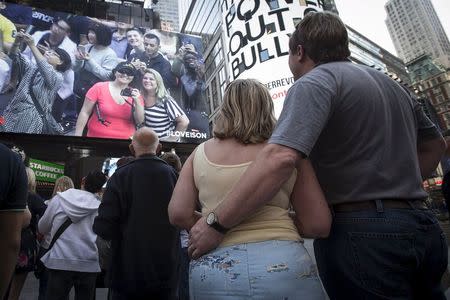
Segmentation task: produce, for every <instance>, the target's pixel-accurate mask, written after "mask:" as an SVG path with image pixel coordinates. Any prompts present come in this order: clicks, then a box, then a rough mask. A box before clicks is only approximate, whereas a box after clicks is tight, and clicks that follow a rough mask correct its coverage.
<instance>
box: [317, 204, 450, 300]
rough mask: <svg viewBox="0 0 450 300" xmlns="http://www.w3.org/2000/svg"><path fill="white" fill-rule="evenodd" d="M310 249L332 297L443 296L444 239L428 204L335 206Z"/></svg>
mask: <svg viewBox="0 0 450 300" xmlns="http://www.w3.org/2000/svg"><path fill="white" fill-rule="evenodd" d="M314 249H315V255H316V260H317V266H318V268H319V273H320V277H321V279H322V282H323V284H324V286H325V289H326V291H327V293H328V295H329V297H330V299H443V300H444V299H445V296H444V293H443V291H442V289H441V284H440V281H441V277H442V275H443V273H444V271H445V269H446V268H447V260H448V258H447V255H448V252H447V251H448V250H447V242H446V239H445V236H444V233H443V232H442V229H441V228H440V226H439V223H438V221H437V219H436V218H435V216H434V215H433V213H432V212H431V211H429V210H419V209H413V208H411V209H406V208H404V209H390V208H388V209H386V208H385V209H383V211H382V212H377V211H376V210H373V211H369V210H365V211H357V212H336V213H334V218H333V224H332V227H331V232H330V236H329V237H328V238H326V239H318V240H316V241H315V242H314Z"/></svg>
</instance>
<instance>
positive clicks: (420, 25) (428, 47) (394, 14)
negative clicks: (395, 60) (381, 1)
mask: <svg viewBox="0 0 450 300" xmlns="http://www.w3.org/2000/svg"><path fill="white" fill-rule="evenodd" d="M385 10H386V12H387V18H386V25H387V28H388V30H389V33H390V35H391V39H392V41H393V42H394V46H395V49H396V51H397V54H398V56H399V57H400V58H401V59H402V60H403V61H404V62H405V63H406V64H408V63H409V62H411V61H413V60H415V59H416V58H417V57H419V56H421V55H423V54H425V55H429V56H430V57H431V58H432V59H434V60H436V62H437V63H438V64H441V65H442V66H444V67H445V68H450V43H449V40H448V37H447V35H446V34H445V32H444V29H443V27H442V24H441V22H440V21H439V18H438V16H437V14H436V11H435V10H434V7H433V5H432V3H431V0H389V1H388V2H387V3H386V5H385Z"/></svg>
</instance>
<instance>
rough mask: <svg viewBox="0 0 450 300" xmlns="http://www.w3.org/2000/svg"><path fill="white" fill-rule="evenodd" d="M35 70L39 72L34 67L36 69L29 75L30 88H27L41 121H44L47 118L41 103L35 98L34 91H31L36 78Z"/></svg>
mask: <svg viewBox="0 0 450 300" xmlns="http://www.w3.org/2000/svg"><path fill="white" fill-rule="evenodd" d="M37 72H39V70H38V69H36V70H35V71H34V73H33V75H32V76H31V79H30V87H29V89H30V90H29V93H30V97H31V100H33V103H34V107H36V109H37V111H38V113H39V115H40V116H41V118H42V122H45V121H46V120H47V118H46V117H45V113H44V110H43V109H42V106H41V104H40V103H39V101H38V100H37V99H36V96H35V95H34V92H33V82H34V79H35V78H36V75H37Z"/></svg>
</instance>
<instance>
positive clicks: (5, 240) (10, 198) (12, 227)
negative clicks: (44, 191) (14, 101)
mask: <svg viewBox="0 0 450 300" xmlns="http://www.w3.org/2000/svg"><path fill="white" fill-rule="evenodd" d="M0 161H1V162H2V168H1V172H0V236H1V242H0V253H1V255H0V299H3V296H4V295H5V292H6V289H7V287H8V284H9V281H10V280H11V275H12V273H13V271H14V267H15V265H16V262H17V255H18V253H19V248H20V232H21V229H22V226H23V222H24V211H25V206H26V201H27V190H28V189H27V175H26V173H25V166H24V164H23V163H22V161H21V159H20V158H19V156H18V155H17V154H15V153H14V152H12V151H11V150H9V149H8V148H7V147H6V146H5V145H3V144H0Z"/></svg>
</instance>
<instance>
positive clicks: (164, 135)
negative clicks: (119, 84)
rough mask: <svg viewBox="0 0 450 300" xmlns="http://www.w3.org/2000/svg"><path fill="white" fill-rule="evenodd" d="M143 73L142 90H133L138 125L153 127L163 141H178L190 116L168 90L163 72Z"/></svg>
mask: <svg viewBox="0 0 450 300" xmlns="http://www.w3.org/2000/svg"><path fill="white" fill-rule="evenodd" d="M143 73H144V74H143V77H142V83H141V85H142V90H141V92H139V90H136V89H135V90H133V91H132V97H133V99H134V102H135V103H137V104H136V119H135V120H136V124H137V126H138V127H140V126H141V125H143V126H147V127H150V128H152V129H153V130H154V131H155V132H156V134H157V135H158V137H159V138H160V139H161V140H162V141H171V142H175V141H178V139H179V136H181V135H182V133H184V132H185V131H186V129H187V127H188V125H189V119H188V117H187V116H186V114H185V113H184V111H183V109H181V107H180V106H179V105H178V104H177V103H176V102H175V100H174V99H173V98H172V97H171V96H170V94H169V93H168V92H167V90H166V88H165V86H164V81H163V78H162V76H161V74H159V73H158V72H157V71H156V70H153V69H146V70H145V71H143ZM139 99H141V101H139ZM142 102H143V105H141V104H140V103H142Z"/></svg>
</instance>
